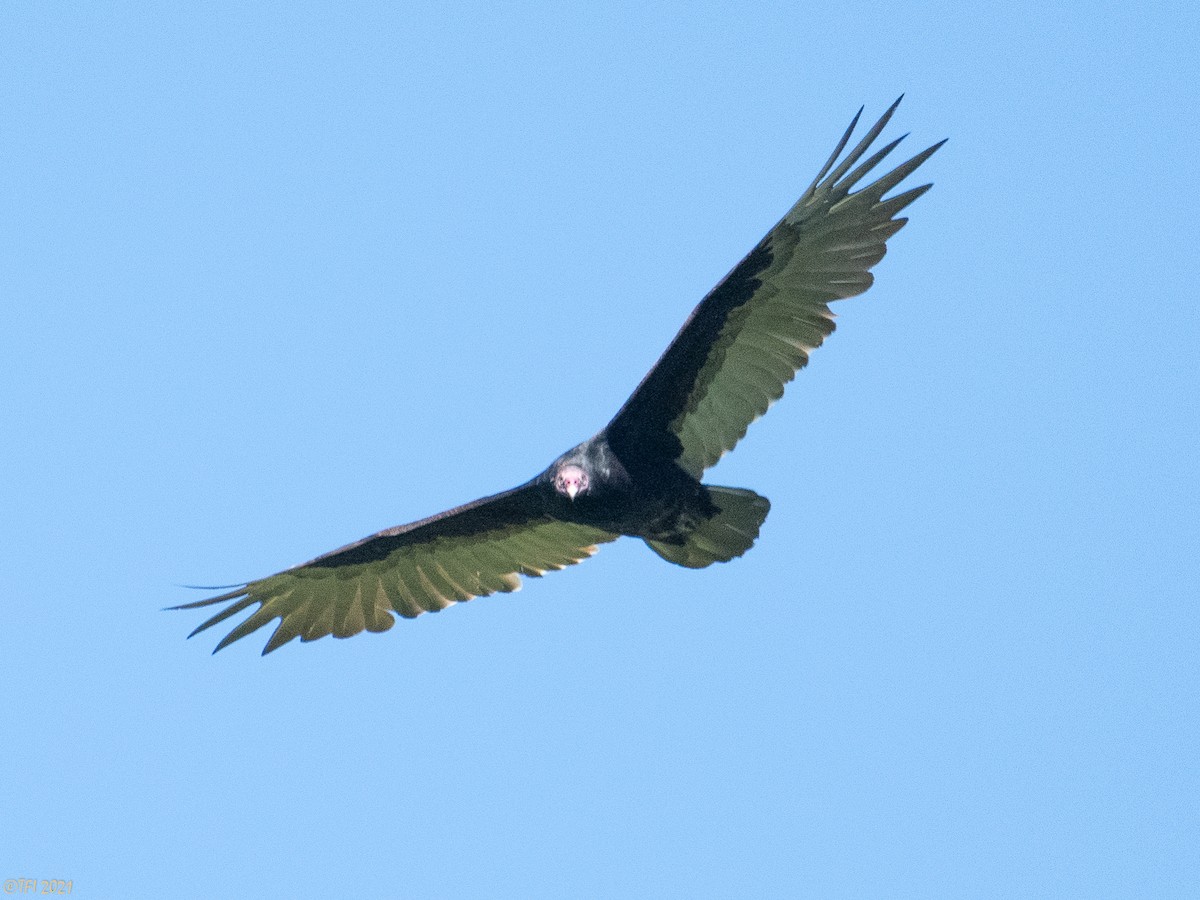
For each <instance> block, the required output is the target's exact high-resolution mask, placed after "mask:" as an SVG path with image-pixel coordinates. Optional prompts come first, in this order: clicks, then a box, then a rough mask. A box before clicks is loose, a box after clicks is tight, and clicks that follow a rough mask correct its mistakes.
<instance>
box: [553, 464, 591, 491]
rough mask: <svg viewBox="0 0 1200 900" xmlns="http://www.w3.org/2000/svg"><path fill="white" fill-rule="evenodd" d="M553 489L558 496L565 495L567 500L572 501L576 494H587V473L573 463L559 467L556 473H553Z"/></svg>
mask: <svg viewBox="0 0 1200 900" xmlns="http://www.w3.org/2000/svg"><path fill="white" fill-rule="evenodd" d="M554 489H555V490H556V491H558V492H559V493H560V494H566V495H567V498H568V499H570V500H574V499H575V495H576V494H586V493H587V491H588V473H587V472H585V471H584V470H583V467H582V466H577V465H575V464H574V463H570V464H568V465H565V466H559V467H558V471H556V472H555V473H554Z"/></svg>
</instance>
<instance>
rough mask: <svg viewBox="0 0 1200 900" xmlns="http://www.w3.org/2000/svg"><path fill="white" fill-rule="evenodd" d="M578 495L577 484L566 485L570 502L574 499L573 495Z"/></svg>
mask: <svg viewBox="0 0 1200 900" xmlns="http://www.w3.org/2000/svg"><path fill="white" fill-rule="evenodd" d="M578 493H579V485H578V484H576V483H575V482H573V481H572V482H571V483H570V484H568V485H567V496H568V497H570V498H571V499H572V500H574V499H575V495H576V494H578Z"/></svg>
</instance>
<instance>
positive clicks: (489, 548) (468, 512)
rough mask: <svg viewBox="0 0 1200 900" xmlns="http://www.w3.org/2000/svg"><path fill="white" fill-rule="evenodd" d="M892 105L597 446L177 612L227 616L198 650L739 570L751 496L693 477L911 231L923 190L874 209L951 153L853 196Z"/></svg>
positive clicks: (711, 303) (817, 182) (755, 499)
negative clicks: (602, 579) (534, 596)
mask: <svg viewBox="0 0 1200 900" xmlns="http://www.w3.org/2000/svg"><path fill="white" fill-rule="evenodd" d="M899 103H900V101H899V100H897V101H896V102H895V103H893V104H892V106H891V107H890V108H889V109H888V110H887V112H885V113H884V114H883V116H882V117H881V118H880V119H879V121H878V122H876V123H875V125H874V126H872V128H871V129H870V130H869V131H868V132H867V133H866V135H865V136H864V137H863V138H862V140H861V141H859V143H858V144H857V145H856V146H855V147H854V149H852V150H851V151H850V152H849V153H848V154H847V155H846V156H845V157H844V158H843V159H841V161H840V162H839V161H838V160H839V157H840V156H841V154H842V151H844V150H845V149H846V145H847V143H848V142H849V140H850V136H851V134H852V133H853V132H854V129H855V126H856V125H857V124H858V119H859V116H860V115H861V114H862V110H861V109H860V110H859V112H858V115H856V116H855V117H854V121H852V122H851V123H850V127H849V128H847V129H846V133H845V134H844V135H842V139H841V140H840V141H838V145H837V149H835V150H834V151H833V154H832V155H831V156H830V157H829V160H828V161H827V162H826V163H825V165H824V166H822V168H821V171H820V172H819V173H818V174H817V177H816V178H815V179H814V180H813V183H812V185H811V186H810V187H809V188H808V190H807V191H805V192H804V195H803V196H802V197H801V198H800V200H799V201H798V202H797V203H796V205H795V206H793V207H792V208H791V209H790V210H789V211H788V213H787V215H785V216H784V217H783V219H782V220H781V221H780V222H779V224H777V225H776V226H775V227H774V228H772V229H771V231H770V232H768V234H767V236H766V237H764V238H763V239H762V241H760V242H759V244H758V246H757V247H755V248H754V249H753V250H752V251H751V252H750V255H749V256H747V257H746V258H745V259H743V260H742V261H741V262H740V263H738V265H737V266H736V267H735V268H734V269H733V271H731V272H730V273H729V274H728V275H726V276H725V278H724V280H723V281H721V283H720V284H718V285H717V286H716V287H715V288H713V290H712V291H711V292H710V293H709V294H708V296H706V297H705V298H704V299H703V300H702V301H700V304H699V306H697V307H696V309H695V310H694V311H693V312H692V314H691V316H690V317H689V318H688V320H687V321H686V322H685V323H684V324H683V328H682V329H680V331H679V334H677V335H676V336H675V340H673V341H672V342H671V345H670V346H669V347H667V350H666V352H665V353H664V354H663V355H662V358H661V359H660V360H659V361H658V363H657V364H656V365H655V366H654V368H652V369H651V370H650V372H649V374H648V375H646V377H645V378H644V379H642V383H641V384H639V385H638V387H637V390H635V391H634V392H633V395H632V396H631V397H630V398H629V399H628V400H627V401H626V402H625V405H624V406H623V407H621V409H620V411H619V412H618V413H617V414H616V416H615V417H613V420H612V421H611V422H609V423H608V425H606V426H605V427H604V429H603V430H602V431H600V433H599V434H597V435H596V436H595V437H592V438H589V439H588V440H586V441H584V442H583V443H582V444H580V445H579V446H577V447H575V448H573V449H571V450H568V451H567V452H566V453H564V454H563V455H562V456H560V457H558V459H556V460H555V461H554V462H553V463H551V464H550V467H549V468H547V469H546V470H545V471H544V472H542V473H541V474H540V475H538V476H536V477H535V478H533V479H531V480H530V481H527V482H526V483H525V484H523V485H521V486H520V487H515V488H513V489H512V490H508V491H504V492H503V493H500V494H495V495H493V496H491V497H484V498H483V499H481V500H476V501H475V502H473V503H468V504H466V505H464V506H460V507H458V508H456V509H451V510H448V511H446V512H443V513H438V514H437V515H436V516H431V517H429V518H428V519H422V520H421V521H419V522H413V523H411V524H409V525H401V526H399V527H397V528H389V529H387V530H386V531H381V532H379V533H378V534H374V535H371V536H370V537H368V538H364V539H363V540H361V541H358V542H356V543H353V544H350V545H348V546H346V547H343V548H342V549H340V550H334V551H333V552H331V553H326V554H325V555H324V556H318V557H317V558H316V559H314V560H312V561H311V562H307V563H304V564H303V565H300V566H296V567H295V568H292V569H288V570H286V571H284V572H280V573H278V574H276V575H271V576H269V577H267V578H261V579H259V580H258V581H251V582H250V583H249V584H244V585H240V586H238V587H236V588H235V589H234V590H231V591H229V592H228V593H223V594H220V595H219V596H216V597H211V598H208V599H205V600H200V601H198V602H195V603H185V604H183V605H181V606H175V607H171V608H172V609H195V608H197V607H203V606H212V605H215V604H227V605H226V606H225V607H224V608H223V609H221V610H220V611H219V612H217V613H216V615H214V616H212V617H211V618H210V619H208V620H207V621H205V622H203V623H202V624H201V625H200V626H199V627H198V628H196V629H195V631H193V632H192V635H195V634H197V633H199V632H201V631H204V630H205V629H207V628H211V627H212V626H214V625H217V624H218V623H220V622H223V621H225V620H226V619H228V618H229V617H230V616H233V615H236V614H237V613H240V612H242V611H243V610H245V609H248V608H249V607H252V606H257V607H258V608H257V609H255V610H254V612H253V613H252V614H251V615H250V616H249V617H248V618H247V619H245V620H244V621H243V622H241V623H240V624H239V625H237V627H235V628H234V629H233V630H232V631H230V632H229V634H227V635H226V636H225V637H224V638H222V639H221V641H220V643H218V644H217V647H216V650H220V649H221V648H222V647H225V646H226V645H228V644H230V643H232V642H233V641H236V640H238V639H239V638H243V637H245V636H246V635H248V634H250V633H251V632H254V631H257V630H258V629H259V628H261V627H262V626H264V625H266V624H267V623H268V622H270V621H272V620H273V619H279V625H278V627H277V628H276V629H275V632H274V633H273V634H272V635H271V637H270V640H268V641H267V644H266V647H265V648H264V649H263V654H264V655H265V654H267V653H270V652H271V651H272V650H275V649H277V648H279V647H282V646H283V645H284V644H286V643H287V642H288V641H290V640H292V639H293V638H297V637H298V638H300V639H301V640H302V641H312V640H316V639H317V638H320V637H324V636H325V635H327V634H332V635H333V636H334V637H339V638H346V637H350V636H351V635H354V634H358V633H359V632H361V631H364V630H366V631H386V630H387V629H389V628H391V627H392V623H393V621H394V620H393V618H392V614H393V613H399V614H400V615H402V616H405V617H406V618H411V617H414V616H417V615H419V614H421V613H423V612H426V611H428V612H436V611H437V610H440V609H444V608H445V607H447V606H449V605H450V604H452V603H455V602H458V601H462V600H469V599H471V598H472V597H483V596H487V595H488V594H493V593H495V592H497V591H515V590H517V588H519V587H520V578H519V576H521V575H542V574H543V573H545V572H547V571H550V570H551V569H562V568H564V567H566V566H569V565H573V564H574V563H577V562H581V561H582V560H584V559H586V558H587V557H589V556H591V555H592V554H593V553H595V552H596V549H597V545H598V544H602V543H605V542H607V541H612V540H615V539H616V538H618V537H620V536H621V535H629V536H631V537H638V538H641V539H642V540H644V541H645V542H646V543H647V544H648V545H649V546H650V548H651V549H652V550H653V551H654V552H655V553H657V554H658V555H659V556H661V557H663V559H666V560H668V561H670V562H673V563H676V564H677V565H681V566H687V567H688V568H693V569H699V568H703V567H705V566H708V565H710V564H712V563H714V562H727V561H728V560H731V559H733V558H734V557H736V556H741V555H742V554H743V553H745V552H746V551H747V550H748V549H749V548H750V546H751V545H752V544H753V543H754V541H755V539H756V538H757V537H758V531H759V527H760V526H761V525H762V523H763V520H764V519H765V518H766V516H767V511H768V509H769V508H770V504H769V503H768V502H767V499H766V498H765V497H760V496H759V495H758V494H756V493H754V492H753V491H749V490H745V489H743V488H731V487H716V486H714V485H709V484H702V483H701V482H700V478H701V476H702V475H703V474H704V470H705V469H707V468H709V467H710V466H712V465H713V464H715V463H716V462H717V461H718V460H719V459H720V458H721V457H722V456H724V455H725V454H726V453H728V452H729V451H730V450H732V449H733V447H734V445H736V444H737V442H738V441H739V440H740V439H741V438H742V436H743V435H744V434H745V433H746V428H747V426H749V424H750V423H751V422H753V421H754V420H755V419H757V418H758V417H759V416H761V415H762V414H763V413H764V412H766V411H767V407H768V406H770V405H771V403H772V402H773V401H775V400H777V399H779V397H780V396H782V394H783V389H784V385H786V384H787V383H788V382H789V381H791V380H792V378H793V377H794V376H795V374H796V372H797V370H799V369H800V368H801V367H803V366H804V365H805V363H807V362H808V355H809V353H811V352H812V350H813V349H814V348H816V347H819V346H820V345H821V342H822V341H824V340H825V337H826V336H827V335H829V334H830V333H831V332H832V331H833V327H834V326H833V314H832V313H831V312H830V311H829V303H830V301H833V300H841V299H843V298H845V297H853V296H855V295H856V294H861V293H862V292H863V291H865V290H866V289H867V288H869V287H870V286H871V283H872V280H873V279H872V276H871V274H870V272H869V270H870V269H871V268H872V267H873V266H874V265H875V264H876V263H878V262H879V261H880V260H881V259H882V258H883V255H884V253H885V252H886V247H885V243H886V241H887V239H888V238H890V237H891V236H892V235H894V234H895V233H896V232H897V231H899V230H900V229H901V228H902V227H903V226H904V223H905V222H906V221H907V219H905V218H897V214H898V213H899V212H900V211H901V210H902V209H904V208H905V207H906V206H908V205H909V204H910V203H912V202H913V201H914V200H916V199H917V198H918V197H919V196H921V194H923V193H925V191H927V190H928V189H929V188H930V185H928V184H925V185H921V186H920V187H914V188H910V189H909V190H906V191H904V192H903V193H900V194H897V195H895V196H893V197H890V198H887V199H885V198H884V195H885V194H886V193H887V192H888V191H890V190H892V189H893V188H894V187H896V186H897V185H899V184H900V183H901V182H902V181H904V179H905V178H907V177H908V176H909V175H911V174H912V173H913V172H914V171H916V169H917V167H918V166H920V165H921V164H922V163H923V162H925V160H927V159H928V158H929V157H930V156H931V155H932V154H933V153H934V152H935V151H936V150H937V149H938V148H939V147H940V146H941V145H942V143H945V142H944V141H942V142H939V143H937V144H934V145H933V146H932V147H930V148H928V149H927V150H924V151H922V152H921V153H918V154H917V155H916V156H914V157H912V158H911V159H909V160H908V161H907V162H905V163H903V164H902V165H900V166H897V167H896V168H895V169H893V170H892V171H890V172H888V173H887V174H886V175H883V176H881V177H880V178H878V179H877V180H876V181H873V182H871V183H870V184H868V185H866V186H865V187H862V188H860V189H859V190H857V191H852V189H853V188H854V187H855V185H857V184H858V183H859V182H860V181H861V180H862V179H863V178H864V177H865V176H866V175H867V174H868V173H869V172H871V171H872V170H873V169H875V167H876V166H878V165H879V163H880V162H881V161H882V160H883V159H884V157H886V156H887V155H888V154H889V153H890V152H891V151H892V150H893V149H894V148H895V147H896V145H897V144H899V143H900V141H901V140H902V139H903V138H898V139H896V140H894V141H892V142H891V143H889V144H887V145H885V146H884V147H882V148H880V149H879V150H877V151H875V152H874V153H872V154H871V155H870V156H866V154H867V152H868V151H869V150H870V149H871V145H872V144H873V143H874V142H875V139H876V138H877V137H878V136H879V134H880V132H881V131H882V130H883V128H884V126H885V125H886V124H887V122H888V120H889V119H890V118H891V117H892V113H893V112H895V110H896V107H897V106H898V105H899ZM864 157H866V158H865V159H864ZM190 636H191V635H189V637H190ZM216 650H214V651H213V652H214V653H215V652H216Z"/></svg>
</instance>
